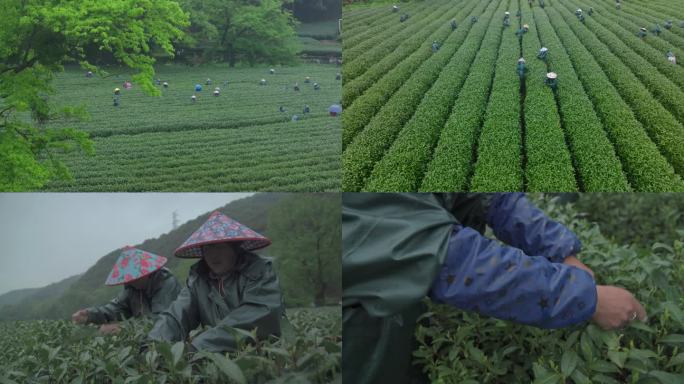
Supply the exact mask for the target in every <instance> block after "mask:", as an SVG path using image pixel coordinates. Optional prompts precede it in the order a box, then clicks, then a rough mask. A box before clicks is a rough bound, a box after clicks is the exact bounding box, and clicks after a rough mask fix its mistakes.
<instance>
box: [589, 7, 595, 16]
mask: <svg viewBox="0 0 684 384" xmlns="http://www.w3.org/2000/svg"><path fill="white" fill-rule="evenodd" d="M588 13H589V16H591V15H593V14H594V7H589V12H588Z"/></svg>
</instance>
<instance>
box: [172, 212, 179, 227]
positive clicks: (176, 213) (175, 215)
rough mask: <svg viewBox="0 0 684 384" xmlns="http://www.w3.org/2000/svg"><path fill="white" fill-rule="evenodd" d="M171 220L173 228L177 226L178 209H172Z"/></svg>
mask: <svg viewBox="0 0 684 384" xmlns="http://www.w3.org/2000/svg"><path fill="white" fill-rule="evenodd" d="M171 216H172V220H173V224H172V225H173V229H176V228H178V211H173V214H172V215H171Z"/></svg>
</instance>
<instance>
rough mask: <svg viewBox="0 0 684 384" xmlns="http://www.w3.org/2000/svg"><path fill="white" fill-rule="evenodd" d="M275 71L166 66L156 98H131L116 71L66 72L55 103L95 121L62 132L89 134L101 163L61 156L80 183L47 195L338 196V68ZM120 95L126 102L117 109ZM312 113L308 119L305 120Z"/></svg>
mask: <svg viewBox="0 0 684 384" xmlns="http://www.w3.org/2000/svg"><path fill="white" fill-rule="evenodd" d="M269 70H270V68H268V67H259V68H229V67H228V66H227V65H220V66H219V65H215V66H211V65H207V66H200V67H187V66H182V65H162V66H159V68H157V76H156V77H158V78H159V79H160V80H161V84H159V85H157V87H158V88H159V89H160V90H161V93H162V94H161V96H160V97H155V96H149V95H147V94H145V93H143V92H142V91H141V90H140V89H139V87H136V85H135V84H133V87H132V88H131V89H125V88H124V87H123V83H124V82H125V81H126V80H128V78H127V75H126V74H123V73H117V71H116V70H115V69H110V70H109V72H110V74H109V75H108V76H97V75H95V76H93V77H92V78H88V77H86V76H85V74H84V73H83V71H80V70H69V69H67V70H66V71H65V73H62V74H59V75H58V77H57V78H56V80H55V84H54V88H55V90H56V92H57V93H56V95H54V96H53V98H54V99H55V100H56V101H57V103H58V104H64V105H84V106H85V107H86V109H87V111H88V114H89V116H90V117H89V119H88V120H86V121H80V122H60V124H61V126H72V127H76V128H78V129H81V130H84V131H87V132H89V133H90V136H91V138H92V139H93V141H94V143H95V146H94V149H95V154H94V155H93V156H88V155H85V154H83V153H82V152H74V153H71V154H68V155H66V156H63V157H62V158H61V160H64V161H65V163H66V166H67V168H68V169H69V171H70V172H71V174H72V176H73V178H74V180H73V181H54V182H52V183H50V184H48V185H46V187H45V188H44V190H46V191H130V192H132V191H193V192H198V191H262V190H270V191H273V190H278V191H326V190H339V183H340V181H339V180H340V162H339V156H340V124H341V123H340V120H339V117H330V116H329V113H328V108H329V107H330V105H331V104H337V103H339V97H340V96H339V95H340V89H341V84H340V83H341V81H340V80H337V79H336V77H337V76H336V74H337V72H339V71H340V68H339V67H337V66H335V65H329V64H302V65H299V66H291V67H280V66H278V67H274V70H275V73H274V74H271V73H270V71H269ZM307 76H308V77H310V81H309V82H308V83H307V82H305V78H306V77H307ZM207 79H211V84H209V85H207V84H206V83H207ZM261 79H264V80H266V84H265V85H261V84H260V82H261ZM163 82H167V83H168V87H167V88H165V87H164V86H163ZM295 83H298V85H299V91H295V90H294V85H295ZM314 83H318V84H319V86H320V89H319V90H315V89H314ZM196 84H199V85H201V86H202V90H201V91H199V92H197V91H195V85H196ZM115 87H117V88H120V92H121V95H120V97H119V105H118V106H114V105H113V98H114V93H113V91H114V88H115ZM216 87H218V88H220V94H219V96H218V97H215V96H213V91H214V89H215V88H216ZM193 95H196V101H194V102H193V101H192V100H191V96H193ZM305 105H308V106H309V110H310V112H309V113H303V112H304V107H305ZM280 107H282V108H283V111H281V110H280ZM293 115H298V117H299V121H292V118H293ZM55 126H56V125H55Z"/></svg>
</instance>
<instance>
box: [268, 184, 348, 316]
mask: <svg viewBox="0 0 684 384" xmlns="http://www.w3.org/2000/svg"><path fill="white" fill-rule="evenodd" d="M340 217H341V200H340V195H339V194H296V195H294V196H291V197H288V198H286V199H283V200H282V201H281V202H280V203H279V204H278V205H277V206H276V207H274V208H273V209H272V210H271V212H270V213H269V220H268V235H269V236H270V237H271V239H272V240H273V245H272V249H271V250H270V251H268V253H269V254H270V253H272V254H273V256H274V257H275V258H276V260H277V263H278V266H279V272H280V277H281V280H282V284H283V289H284V291H285V301H286V303H288V302H289V303H291V302H293V301H294V302H298V303H300V304H301V303H307V302H311V301H313V302H314V303H315V305H317V306H319V305H323V304H325V301H326V296H332V295H335V296H336V297H337V298H339V295H340V294H341V289H342V287H341V284H342V259H341V256H340V255H341V254H342V253H341V252H342V249H341V241H342V240H341V238H342V232H341V231H342V228H341V222H340Z"/></svg>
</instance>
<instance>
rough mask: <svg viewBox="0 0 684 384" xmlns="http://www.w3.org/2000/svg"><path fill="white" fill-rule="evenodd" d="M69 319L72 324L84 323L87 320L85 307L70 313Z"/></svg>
mask: <svg viewBox="0 0 684 384" xmlns="http://www.w3.org/2000/svg"><path fill="white" fill-rule="evenodd" d="M71 321H72V322H73V323H74V324H85V323H87V322H88V311H87V310H85V309H81V310H78V311H76V312H74V314H73V315H71Z"/></svg>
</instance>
